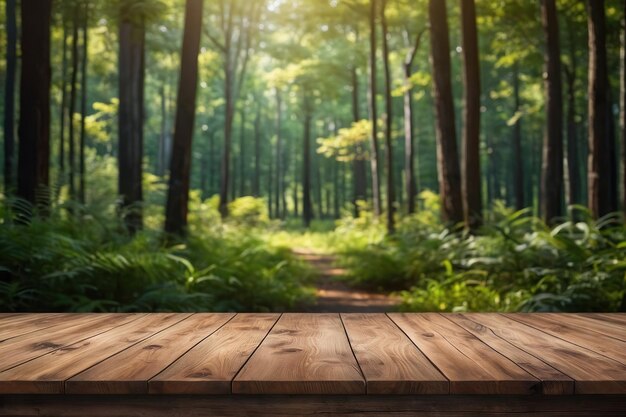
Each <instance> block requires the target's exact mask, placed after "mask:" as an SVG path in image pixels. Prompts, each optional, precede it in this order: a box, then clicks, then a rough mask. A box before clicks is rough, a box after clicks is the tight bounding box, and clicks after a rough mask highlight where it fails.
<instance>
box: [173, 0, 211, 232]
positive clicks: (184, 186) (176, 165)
mask: <svg viewBox="0 0 626 417" xmlns="http://www.w3.org/2000/svg"><path fill="white" fill-rule="evenodd" d="M202 3H203V0H187V2H186V6H185V29H184V34H183V47H182V56H181V66H180V79H179V82H178V99H177V102H176V122H175V126H174V142H173V151H172V162H171V165H170V180H169V189H168V192H167V207H166V214H165V231H166V232H167V233H172V234H179V235H180V234H183V233H184V232H185V228H186V226H187V210H188V202H189V176H190V172H191V142H192V138H193V127H194V118H195V114H196V91H197V88H196V86H197V83H198V54H199V53H200V35H201V33H202V30H201V28H202Z"/></svg>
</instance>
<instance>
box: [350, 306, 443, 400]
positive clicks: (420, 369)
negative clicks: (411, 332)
mask: <svg viewBox="0 0 626 417" xmlns="http://www.w3.org/2000/svg"><path fill="white" fill-rule="evenodd" d="M341 319H342V321H343V323H344V326H345V328H346V333H347V334H348V339H349V340H350V345H351V346H352V350H353V351H354V354H355V356H356V359H357V362H358V363H359V366H360V367H361V370H362V371H363V375H364V376H365V380H366V383H367V393H368V394H448V393H449V391H450V385H449V382H448V380H447V379H446V377H444V376H443V375H442V374H441V372H439V371H438V370H437V368H435V367H434V366H433V364H432V363H431V362H430V361H429V360H428V358H426V356H424V354H423V353H422V352H420V351H419V350H418V349H417V348H416V347H415V345H414V344H413V343H412V342H411V341H410V340H409V338H408V337H407V336H406V335H405V334H404V333H403V332H402V331H401V330H400V329H399V328H398V327H397V326H396V325H395V324H394V323H393V322H392V321H391V320H390V319H389V318H388V317H387V316H385V315H384V314H342V315H341Z"/></svg>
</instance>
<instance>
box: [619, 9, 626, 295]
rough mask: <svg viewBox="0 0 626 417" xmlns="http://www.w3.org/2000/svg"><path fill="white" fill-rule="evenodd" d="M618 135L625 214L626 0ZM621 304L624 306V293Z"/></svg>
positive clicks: (621, 46)
mask: <svg viewBox="0 0 626 417" xmlns="http://www.w3.org/2000/svg"><path fill="white" fill-rule="evenodd" d="M619 117H620V129H621V132H620V136H621V140H622V198H623V201H622V210H623V212H624V214H625V215H626V0H624V2H623V5H622V33H621V45H620V114H619ZM623 305H624V306H626V294H625V295H624V302H623Z"/></svg>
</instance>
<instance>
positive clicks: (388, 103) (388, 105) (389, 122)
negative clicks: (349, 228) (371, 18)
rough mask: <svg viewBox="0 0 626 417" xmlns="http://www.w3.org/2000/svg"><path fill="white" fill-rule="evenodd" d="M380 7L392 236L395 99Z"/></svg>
mask: <svg viewBox="0 0 626 417" xmlns="http://www.w3.org/2000/svg"><path fill="white" fill-rule="evenodd" d="M381 1H382V3H381V7H380V23H381V28H382V47H383V48H382V49H383V50H382V53H383V63H384V68H385V174H386V175H387V187H386V197H387V201H386V205H387V211H386V213H387V233H389V234H392V233H394V231H395V228H396V226H395V217H394V215H395V200H396V197H395V185H394V181H393V146H392V137H391V134H392V127H393V99H392V97H391V69H390V63H389V42H388V39H387V36H388V33H389V28H388V26H387V18H386V16H385V9H386V8H387V0H381Z"/></svg>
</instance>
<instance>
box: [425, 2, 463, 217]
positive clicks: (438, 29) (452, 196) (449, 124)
mask: <svg viewBox="0 0 626 417" xmlns="http://www.w3.org/2000/svg"><path fill="white" fill-rule="evenodd" d="M429 17H430V44H431V47H430V49H431V50H430V54H431V64H432V74H433V99H434V102H435V115H436V127H435V133H436V137H437V168H438V177H439V194H440V197H441V202H442V205H441V208H442V217H443V220H444V221H446V222H450V223H454V224H456V223H459V222H462V221H463V220H464V216H463V201H462V198H461V174H460V168H459V156H458V149H457V144H456V127H455V124H454V123H455V120H454V103H453V100H452V83H451V79H450V76H451V73H450V40H449V37H448V20H447V19H448V18H447V11H446V4H445V1H443V0H430V1H429Z"/></svg>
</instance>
